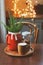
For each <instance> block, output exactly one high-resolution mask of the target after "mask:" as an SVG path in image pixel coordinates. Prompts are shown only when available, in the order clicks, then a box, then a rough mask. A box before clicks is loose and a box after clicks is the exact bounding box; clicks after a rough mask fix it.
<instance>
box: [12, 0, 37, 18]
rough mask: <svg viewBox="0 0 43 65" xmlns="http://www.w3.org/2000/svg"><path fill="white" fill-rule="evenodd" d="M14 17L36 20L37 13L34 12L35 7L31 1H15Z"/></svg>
mask: <svg viewBox="0 0 43 65" xmlns="http://www.w3.org/2000/svg"><path fill="white" fill-rule="evenodd" d="M12 3H13V4H14V8H13V11H14V14H13V15H14V16H15V17H24V18H35V17H36V12H35V10H34V5H33V3H32V1H31V0H14V1H12Z"/></svg>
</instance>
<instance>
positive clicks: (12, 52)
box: [4, 47, 34, 56]
mask: <svg viewBox="0 0 43 65" xmlns="http://www.w3.org/2000/svg"><path fill="white" fill-rule="evenodd" d="M4 52H5V53H6V54H7V55H10V56H27V55H30V54H32V53H33V52H34V49H33V48H30V49H29V51H28V52H27V53H25V54H24V55H20V54H19V53H18V52H17V51H11V50H8V47H6V48H5V49H4Z"/></svg>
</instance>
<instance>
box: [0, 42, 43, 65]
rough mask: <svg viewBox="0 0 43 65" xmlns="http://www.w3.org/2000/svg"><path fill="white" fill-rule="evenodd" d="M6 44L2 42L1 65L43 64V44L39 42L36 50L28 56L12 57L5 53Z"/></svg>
mask: <svg viewBox="0 0 43 65" xmlns="http://www.w3.org/2000/svg"><path fill="white" fill-rule="evenodd" d="M5 47H6V44H2V43H0V65H43V44H37V47H36V49H35V52H34V53H33V54H32V55H30V56H26V57H12V56H8V55H6V54H5V53H4V48H5Z"/></svg>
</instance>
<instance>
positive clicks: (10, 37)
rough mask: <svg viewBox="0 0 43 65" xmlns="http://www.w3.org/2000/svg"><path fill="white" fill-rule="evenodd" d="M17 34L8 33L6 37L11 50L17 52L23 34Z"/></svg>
mask: <svg viewBox="0 0 43 65" xmlns="http://www.w3.org/2000/svg"><path fill="white" fill-rule="evenodd" d="M15 34H16V33H15ZM15 34H11V33H8V34H7V35H6V42H7V45H8V48H9V49H10V50H17V45H18V43H20V42H21V40H22V35H21V34H16V35H15Z"/></svg>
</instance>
